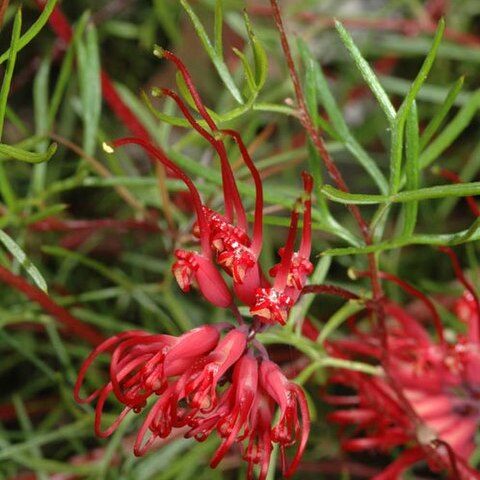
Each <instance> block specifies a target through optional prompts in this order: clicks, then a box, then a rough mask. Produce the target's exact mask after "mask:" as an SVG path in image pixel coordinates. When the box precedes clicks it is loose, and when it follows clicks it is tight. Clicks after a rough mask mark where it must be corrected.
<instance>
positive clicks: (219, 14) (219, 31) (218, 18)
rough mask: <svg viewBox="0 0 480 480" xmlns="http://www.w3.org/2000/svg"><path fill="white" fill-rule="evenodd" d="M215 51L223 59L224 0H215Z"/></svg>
mask: <svg viewBox="0 0 480 480" xmlns="http://www.w3.org/2000/svg"><path fill="white" fill-rule="evenodd" d="M214 29H215V34H214V38H215V52H216V53H217V56H218V57H219V58H221V59H223V0H216V1H215V27H214Z"/></svg>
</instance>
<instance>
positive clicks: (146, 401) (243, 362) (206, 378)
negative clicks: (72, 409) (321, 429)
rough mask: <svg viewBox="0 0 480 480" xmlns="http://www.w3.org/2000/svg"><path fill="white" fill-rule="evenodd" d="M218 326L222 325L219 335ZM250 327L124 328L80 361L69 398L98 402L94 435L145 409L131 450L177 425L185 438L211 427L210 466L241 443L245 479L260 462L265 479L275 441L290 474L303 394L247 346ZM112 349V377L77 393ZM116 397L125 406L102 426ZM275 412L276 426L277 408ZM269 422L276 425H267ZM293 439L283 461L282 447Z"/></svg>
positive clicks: (303, 419) (304, 414)
mask: <svg viewBox="0 0 480 480" xmlns="http://www.w3.org/2000/svg"><path fill="white" fill-rule="evenodd" d="M222 330H227V331H226V333H225V335H224V336H223V337H222V336H221V333H222ZM247 345H248V329H247V327H245V326H244V327H239V328H236V329H233V328H232V327H231V326H228V327H226V326H225V325H223V326H211V325H205V326H203V327H199V328H196V329H194V330H191V331H189V332H187V333H185V334H183V335H182V336H180V337H178V338H177V337H172V336H170V335H150V334H147V333H145V332H140V331H131V332H125V333H122V334H120V335H117V336H115V337H112V338H110V339H108V340H107V341H105V342H103V343H102V344H101V345H100V346H98V347H97V348H96V349H95V351H94V352H92V353H91V354H90V356H89V357H88V358H87V360H86V361H85V362H84V364H83V366H82V368H81V370H80V374H79V377H78V379H77V382H76V385H75V389H74V395H75V399H76V400H77V401H78V402H81V403H85V402H92V401H94V400H96V402H97V405H96V417H95V418H96V419H95V432H96V434H97V435H98V436H100V437H106V436H108V435H110V434H111V433H112V432H113V431H114V430H115V428H116V427H117V426H118V425H119V423H120V422H121V421H122V420H123V418H124V417H125V415H126V414H127V413H128V412H129V411H131V410H133V411H134V412H136V413H139V412H140V411H142V410H143V409H144V408H145V407H147V405H148V408H149V412H148V414H147V416H146V418H145V420H144V422H143V425H142V427H141V428H140V430H139V432H138V435H137V439H136V442H135V447H134V452H135V454H136V455H143V454H144V453H145V452H146V451H147V450H148V448H149V447H150V446H151V445H152V443H153V442H154V440H155V439H156V438H167V437H168V436H169V435H170V434H171V432H172V429H174V428H181V427H184V428H185V427H186V428H187V432H186V434H185V436H186V437H195V438H196V439H197V440H199V441H202V440H205V439H206V438H207V437H208V436H209V435H210V434H211V433H212V432H213V431H214V430H215V431H216V432H217V433H218V435H219V436H220V437H221V438H222V443H221V445H220V446H219V448H218V449H217V451H216V452H215V454H214V456H213V458H212V461H211V466H212V467H215V466H217V465H218V463H219V462H220V461H221V460H222V458H223V457H224V456H225V454H226V453H227V452H228V451H229V449H230V448H231V447H232V445H233V444H234V443H236V444H238V445H240V446H243V454H242V456H243V458H244V459H245V460H246V461H247V462H248V465H249V467H248V478H253V467H254V466H255V465H259V466H260V475H259V478H260V479H264V478H265V477H266V474H267V471H268V466H269V463H270V456H271V452H272V448H273V446H272V443H278V444H279V446H280V451H281V453H282V458H283V473H284V475H285V476H287V477H288V476H290V475H291V474H292V473H293V471H294V470H295V468H296V467H297V465H298V462H299V461H300V457H301V455H302V453H303V451H304V449H305V445H306V442H307V438H308V433H309V414H308V408H307V402H306V399H305V394H304V393H303V391H302V389H301V388H300V387H299V386H297V385H295V384H293V383H291V382H290V381H288V380H287V378H286V377H285V376H284V375H283V373H282V372H281V370H280V368H279V367H278V366H277V365H276V364H274V363H273V362H271V361H270V360H268V359H267V358H265V357H264V355H263V352H262V354H261V355H255V352H254V351H253V350H252V349H249V348H247ZM108 351H112V353H111V362H110V378H109V381H108V383H107V384H106V385H104V386H103V387H101V388H99V389H97V390H95V391H94V392H93V393H91V394H90V395H88V396H87V397H86V398H82V397H81V396H80V389H81V388H82V385H83V383H84V379H85V375H86V373H87V371H88V369H89V368H90V366H91V364H92V363H93V362H94V360H95V359H96V358H97V357H98V356H99V355H101V354H102V353H105V352H108ZM225 382H227V383H229V386H228V387H226V388H225V387H224V388H223V389H220V388H219V387H220V385H224V383H225ZM111 394H113V395H114V396H115V398H116V399H117V400H118V401H119V402H120V403H121V404H123V405H124V408H123V410H122V412H121V413H120V414H119V416H118V418H117V419H116V420H115V422H114V423H113V424H112V425H111V426H109V427H108V428H107V429H106V430H102V429H101V419H102V414H103V409H104V406H105V402H106V401H107V399H108V397H109V396H110V395H111ZM277 407H278V408H279V410H280V414H279V417H278V420H277V422H276V423H274V420H275V411H276V409H277ZM272 424H273V426H272ZM297 442H298V444H299V445H298V447H297V451H296V453H295V455H294V458H293V460H292V461H291V463H290V465H289V466H287V461H286V449H288V448H290V447H291V446H292V445H294V444H295V443H297Z"/></svg>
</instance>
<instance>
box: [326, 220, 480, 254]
mask: <svg viewBox="0 0 480 480" xmlns="http://www.w3.org/2000/svg"><path fill="white" fill-rule="evenodd" d="M478 240H480V218H477V219H475V221H474V222H473V224H472V225H471V226H470V228H468V229H467V230H462V231H460V232H456V233H443V234H434V235H429V234H420V235H418V234H417V235H412V236H411V237H408V238H406V237H397V238H395V239H393V240H388V241H385V242H380V243H376V244H375V245H367V246H363V247H344V248H330V249H328V250H324V251H323V252H322V253H321V255H328V256H344V255H366V254H368V253H379V252H383V251H385V250H393V249H397V248H402V247H406V246H408V245H431V246H433V245H448V246H455V245H461V244H463V243H467V242H474V241H478Z"/></svg>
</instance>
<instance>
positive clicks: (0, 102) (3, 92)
mask: <svg viewBox="0 0 480 480" xmlns="http://www.w3.org/2000/svg"><path fill="white" fill-rule="evenodd" d="M21 29H22V10H21V9H19V10H18V11H17V13H16V15H15V20H14V22H13V30H12V40H11V42H10V49H9V52H10V53H9V55H8V63H7V69H6V71H5V75H4V77H3V81H2V88H1V89H0V139H1V138H2V135H3V124H4V122H5V111H6V108H7V99H8V94H9V92H10V84H11V82H12V77H13V69H14V68H15V62H16V60H17V51H18V50H17V45H18V42H19V38H20V31H21Z"/></svg>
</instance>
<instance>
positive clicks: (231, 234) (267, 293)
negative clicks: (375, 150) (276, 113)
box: [105, 48, 313, 325]
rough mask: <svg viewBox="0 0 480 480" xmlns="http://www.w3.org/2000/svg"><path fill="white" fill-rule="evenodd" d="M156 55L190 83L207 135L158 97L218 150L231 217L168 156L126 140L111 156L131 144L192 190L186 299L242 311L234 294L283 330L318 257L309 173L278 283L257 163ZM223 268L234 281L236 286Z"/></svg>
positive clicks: (184, 261)
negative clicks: (270, 260)
mask: <svg viewBox="0 0 480 480" xmlns="http://www.w3.org/2000/svg"><path fill="white" fill-rule="evenodd" d="M155 52H156V54H157V55H158V56H159V57H161V58H165V59H167V60H169V61H171V62H173V63H174V64H175V65H176V67H177V68H178V71H179V74H180V75H181V76H182V77H183V80H184V82H185V85H186V86H187V89H188V90H189V92H190V95H191V98H192V100H193V103H194V104H195V107H196V110H197V111H198V113H199V114H200V116H201V117H202V120H203V121H204V123H205V124H206V126H207V128H204V127H203V126H202V125H201V124H200V123H199V121H197V120H196V118H195V117H194V116H193V114H192V113H191V112H190V110H189V108H188V106H187V105H186V104H185V103H184V102H183V100H182V99H181V98H180V97H179V96H178V95H177V94H176V93H175V92H173V91H172V90H169V89H166V88H158V89H155V90H154V94H155V95H157V96H160V95H162V96H167V97H169V98H171V99H173V100H174V101H175V103H176V104H177V106H178V108H179V109H180V111H181V112H182V114H183V115H184V117H185V119H186V120H187V121H188V123H189V124H190V125H191V126H192V127H193V128H194V130H195V131H197V132H198V133H199V134H200V135H201V136H202V137H203V138H204V139H205V140H206V141H207V142H208V143H209V144H210V145H211V147H212V148H213V149H214V150H215V152H216V153H217V156H218V158H219V160H220V170H221V174H222V185H223V200H224V212H222V213H220V212H217V211H215V210H212V209H211V208H209V207H208V206H206V205H204V204H203V202H202V200H201V196H200V194H199V192H198V191H197V189H196V188H195V186H194V184H193V182H192V180H191V179H190V178H189V177H188V176H187V175H186V173H185V172H184V171H183V170H181V169H180V168H179V167H178V166H177V165H175V164H174V163H173V162H172V161H171V160H170V159H169V158H168V157H167V155H166V154H165V152H163V151H162V150H161V149H159V148H157V147H154V146H153V145H151V144H150V143H148V142H146V141H144V140H142V139H139V138H123V139H120V140H117V141H115V142H112V143H111V144H110V145H106V146H105V149H106V150H107V151H109V152H112V151H113V149H114V148H116V147H119V146H122V145H125V144H136V145H139V146H141V147H142V148H143V149H145V150H146V151H147V153H148V154H149V155H150V157H151V158H154V159H156V160H158V161H159V162H160V163H162V164H163V165H164V166H165V167H166V168H168V169H170V170H171V171H172V172H173V173H174V174H176V175H177V176H178V177H179V178H180V179H181V180H182V181H183V182H184V183H185V185H186V186H187V188H188V190H189V193H190V195H191V198H192V203H193V206H194V208H195V213H196V217H197V218H196V222H195V224H194V226H193V229H192V233H193V235H194V236H195V237H196V238H198V240H199V242H200V251H199V252H198V251H190V250H184V249H177V250H176V251H175V256H176V261H175V263H174V264H173V266H172V271H173V274H174V276H175V279H176V280H177V283H178V284H179V286H180V288H181V289H182V290H183V291H184V292H188V291H189V290H190V288H191V286H192V285H195V286H196V287H197V288H198V289H199V290H200V291H201V293H202V294H203V296H204V297H205V298H206V299H207V300H208V301H209V302H211V303H212V304H213V305H215V306H218V307H222V308H231V309H232V310H234V311H235V310H236V307H235V305H234V299H233V295H232V291H233V293H234V294H235V296H236V297H237V298H238V300H240V302H242V303H244V304H245V305H247V306H248V307H250V313H251V314H252V315H253V316H254V317H255V319H256V320H257V321H258V322H259V323H265V324H275V323H279V324H281V325H284V324H285V323H286V320H287V317H288V314H289V312H290V309H291V308H292V306H293V305H294V304H295V302H296V301H297V300H298V297H299V296H300V294H301V293H302V289H303V287H304V285H305V282H306V279H307V276H308V275H309V274H310V273H312V271H313V266H312V264H311V263H310V260H309V257H310V253H311V243H312V242H311V228H312V225H311V224H312V220H311V208H312V206H311V192H312V186H313V181H312V177H311V176H310V175H309V174H307V173H305V172H304V173H303V183H304V195H303V197H302V198H301V199H300V200H298V201H297V203H296V205H295V207H294V210H293V212H292V216H291V224H290V229H289V234H288V238H287V241H286V244H285V246H284V247H283V248H281V249H280V252H279V254H280V257H281V261H280V263H279V264H278V265H277V266H275V267H273V268H272V269H271V270H270V275H271V276H272V277H274V280H273V284H271V282H270V281H269V280H268V278H267V276H266V275H265V274H264V273H263V272H262V269H261V266H260V263H259V255H260V252H261V249H262V236H263V187H262V180H261V178H260V174H259V172H258V170H257V168H256V167H255V164H254V162H253V161H252V159H251V158H250V155H249V153H248V150H247V148H246V146H245V145H244V143H243V141H242V138H241V136H240V135H239V134H238V133H237V132H235V131H234V130H228V129H223V130H222V129H219V128H218V127H217V124H216V123H215V121H214V120H213V118H212V117H211V115H210V114H209V113H208V111H207V108H206V107H205V106H204V104H203V102H202V100H201V98H200V95H199V94H198V92H197V90H196V88H195V86H194V84H193V81H192V79H191V77H190V74H189V73H188V71H187V69H186V67H185V65H183V63H182V62H181V61H180V60H179V59H178V58H177V57H176V56H175V55H173V54H172V53H170V52H168V51H166V50H163V49H161V48H157V49H156V50H155ZM227 138H232V139H233V140H234V142H235V143H236V144H237V146H238V148H239V151H240V153H241V157H242V159H243V161H244V163H245V165H246V166H247V168H248V169H249V171H250V173H251V176H252V179H253V182H254V185H255V211H254V220H253V227H252V231H251V233H250V229H249V225H248V222H247V216H246V213H245V207H244V205H243V203H242V199H241V198H240V194H239V190H238V187H237V184H236V181H235V178H234V173H233V170H232V168H231V166H230V163H229V160H228V157H227V149H226V146H225V140H226V139H227ZM300 208H302V209H303V212H304V214H303V228H302V234H301V241H300V246H299V248H298V251H295V241H296V236H297V224H298V219H299V218H298V217H299V210H300ZM218 267H219V268H220V269H221V270H223V271H224V272H226V273H227V274H228V276H230V277H231V279H232V280H231V281H232V285H231V287H229V286H228V285H227V284H226V282H225V280H224V279H223V277H222V275H221V274H220V271H219V270H218Z"/></svg>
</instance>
